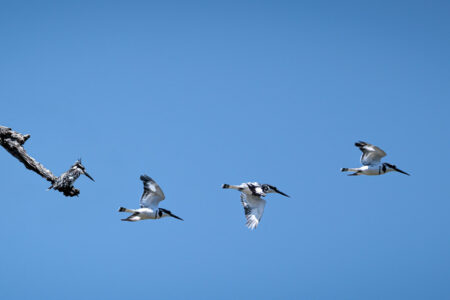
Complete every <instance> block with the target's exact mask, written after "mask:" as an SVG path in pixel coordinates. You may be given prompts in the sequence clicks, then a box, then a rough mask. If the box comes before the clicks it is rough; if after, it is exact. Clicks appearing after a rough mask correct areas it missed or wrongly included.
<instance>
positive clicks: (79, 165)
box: [73, 158, 95, 182]
mask: <svg viewBox="0 0 450 300" xmlns="http://www.w3.org/2000/svg"><path fill="white" fill-rule="evenodd" d="M73 167H74V168H77V169H79V170H80V171H81V173H82V174H84V175H86V177H87V178H89V179H90V180H92V181H94V182H95V180H94V178H92V177H91V175H89V173H88V172H86V168H85V167H84V166H83V164H82V163H81V158H80V159H79V160H77V161H76V162H75V165H74V166H73Z"/></svg>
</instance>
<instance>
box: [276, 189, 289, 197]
mask: <svg viewBox="0 0 450 300" xmlns="http://www.w3.org/2000/svg"><path fill="white" fill-rule="evenodd" d="M275 192H277V193H278V194H281V195H283V196H285V197H288V198H290V197H291V196H289V195H286V194H285V193H283V192H282V191H279V190H275Z"/></svg>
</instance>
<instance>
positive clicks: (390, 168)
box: [383, 163, 409, 176]
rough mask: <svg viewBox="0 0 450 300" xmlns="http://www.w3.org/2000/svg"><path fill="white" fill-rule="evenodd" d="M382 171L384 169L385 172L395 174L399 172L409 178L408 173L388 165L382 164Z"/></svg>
mask: <svg viewBox="0 0 450 300" xmlns="http://www.w3.org/2000/svg"><path fill="white" fill-rule="evenodd" d="M383 169H385V170H386V172H392V171H396V172H399V173H402V174H405V175H408V176H409V174H408V173H406V172H405V171H402V170H400V169H399V168H397V166H396V165H391V164H389V163H383Z"/></svg>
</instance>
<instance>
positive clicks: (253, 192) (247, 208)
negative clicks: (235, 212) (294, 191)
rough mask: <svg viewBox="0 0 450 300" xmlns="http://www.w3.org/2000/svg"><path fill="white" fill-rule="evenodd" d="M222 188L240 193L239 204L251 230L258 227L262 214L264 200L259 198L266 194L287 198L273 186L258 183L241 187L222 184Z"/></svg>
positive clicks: (244, 184) (250, 183) (245, 184)
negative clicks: (275, 194) (276, 194)
mask: <svg viewBox="0 0 450 300" xmlns="http://www.w3.org/2000/svg"><path fill="white" fill-rule="evenodd" d="M222 188H224V189H234V190H238V191H240V192H241V203H242V206H243V207H244V213H245V218H246V219H247V223H246V226H247V227H248V228H249V229H251V230H253V229H255V228H256V227H257V226H258V224H259V222H260V220H261V217H262V215H263V213H264V206H265V205H266V200H264V199H263V198H261V197H264V196H266V194H268V193H278V194H281V195H283V196H285V197H289V196H288V195H286V194H285V193H283V192H281V191H279V190H278V189H277V188H276V187H274V186H273V185H269V184H259V183H258V182H247V183H242V184H241V185H231V184H223V185H222Z"/></svg>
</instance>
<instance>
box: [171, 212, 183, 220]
mask: <svg viewBox="0 0 450 300" xmlns="http://www.w3.org/2000/svg"><path fill="white" fill-rule="evenodd" d="M170 216H171V217H174V218H175V219H178V220H181V221H184V220H183V219H182V218H180V217H178V216H175V215H174V214H170Z"/></svg>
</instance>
